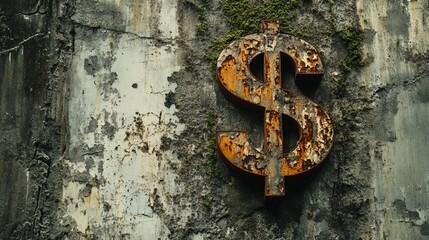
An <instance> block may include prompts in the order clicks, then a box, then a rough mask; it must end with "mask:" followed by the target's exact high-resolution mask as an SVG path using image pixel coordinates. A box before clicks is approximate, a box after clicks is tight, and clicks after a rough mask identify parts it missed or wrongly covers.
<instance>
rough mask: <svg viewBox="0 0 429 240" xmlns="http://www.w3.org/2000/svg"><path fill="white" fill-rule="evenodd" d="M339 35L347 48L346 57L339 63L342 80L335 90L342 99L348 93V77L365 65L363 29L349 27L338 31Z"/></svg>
mask: <svg viewBox="0 0 429 240" xmlns="http://www.w3.org/2000/svg"><path fill="white" fill-rule="evenodd" d="M336 33H338V35H339V36H340V38H341V39H342V40H343V41H344V43H345V46H346V48H347V55H346V57H345V58H344V59H343V60H341V61H340V62H339V65H338V67H339V68H340V72H341V78H340V81H339V82H337V86H336V89H335V93H336V95H338V96H340V97H342V96H344V94H345V93H346V92H347V91H346V90H347V87H348V84H349V82H348V81H347V77H348V75H349V73H350V72H351V71H352V70H356V69H359V68H361V67H363V65H364V63H363V61H362V54H363V53H362V41H363V31H362V29H360V28H358V27H355V26H352V25H347V26H345V27H342V28H340V29H339V30H337V32H336Z"/></svg>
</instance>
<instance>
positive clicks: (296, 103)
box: [217, 21, 334, 197]
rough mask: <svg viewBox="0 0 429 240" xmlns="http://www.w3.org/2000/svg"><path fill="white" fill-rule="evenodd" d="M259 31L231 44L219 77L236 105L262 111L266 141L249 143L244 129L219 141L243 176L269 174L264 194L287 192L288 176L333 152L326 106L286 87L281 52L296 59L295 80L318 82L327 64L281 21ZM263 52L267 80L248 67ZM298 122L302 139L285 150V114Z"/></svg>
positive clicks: (223, 135) (220, 64)
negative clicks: (282, 28) (258, 146)
mask: <svg viewBox="0 0 429 240" xmlns="http://www.w3.org/2000/svg"><path fill="white" fill-rule="evenodd" d="M262 30H263V31H264V32H263V33H261V34H251V35H248V36H246V37H243V38H241V39H239V40H237V41H235V42H233V43H231V44H230V45H229V46H228V47H227V48H226V49H224V50H223V51H222V53H221V54H220V56H219V58H218V62H217V80H218V82H219V85H220V89H221V90H222V92H223V93H224V95H225V96H226V97H227V98H228V99H230V100H232V101H235V102H237V103H238V104H242V105H245V106H250V107H254V108H256V109H263V110H264V146H263V150H262V151H258V150H256V149H255V148H254V147H253V146H251V144H250V142H249V139H248V136H247V133H246V132H245V131H219V132H218V135H217V146H218V151H219V153H220V156H221V158H222V159H223V161H224V162H225V163H226V165H228V166H229V167H232V168H233V169H234V170H236V171H238V172H241V173H243V174H245V175H252V176H260V177H263V178H265V197H276V196H283V195H284V194H285V187H284V186H285V185H284V181H285V177H291V176H295V175H299V174H303V173H306V172H308V171H309V170H311V169H313V168H315V167H317V166H318V165H320V163H321V162H322V161H323V160H324V159H325V158H326V157H327V155H328V154H329V152H330V150H331V147H332V144H333V135H334V131H333V126H332V123H331V120H330V118H329V116H328V114H327V113H326V111H325V110H324V109H323V108H322V107H320V106H319V105H318V104H317V103H315V102H313V101H311V100H310V99H309V98H307V97H305V96H304V95H303V94H301V93H299V92H298V91H293V90H287V89H283V88H282V78H281V76H282V74H286V73H285V72H282V71H286V70H283V69H282V67H281V59H282V58H281V57H280V56H281V54H282V53H283V54H287V55H288V56H289V57H290V58H291V59H292V60H293V64H292V65H294V69H287V70H289V71H292V72H293V73H294V74H293V76H294V77H295V80H296V81H303V82H305V83H306V84H308V83H310V84H311V83H316V82H317V81H320V80H321V78H322V75H323V68H322V63H321V60H320V57H319V55H318V53H317V52H316V50H315V48H314V47H313V46H311V45H310V44H309V43H307V42H305V41H303V40H301V39H298V38H296V37H293V36H289V35H286V34H281V33H280V25H279V22H278V21H264V22H263V23H262ZM260 54H263V55H264V57H263V63H262V64H263V75H264V77H263V78H264V79H263V81H259V80H258V79H257V78H256V77H255V75H254V74H252V72H251V71H250V67H249V66H250V63H251V61H252V59H254V58H255V57H256V56H257V55H260ZM284 115H286V116H288V117H290V118H292V119H293V120H295V121H296V123H297V125H298V126H297V128H298V132H299V139H298V143H297V144H296V145H295V147H294V148H293V149H292V150H290V151H289V152H284V151H283V130H284V129H283V124H282V118H283V116H284Z"/></svg>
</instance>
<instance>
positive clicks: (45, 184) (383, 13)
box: [0, 0, 429, 239]
mask: <svg viewBox="0 0 429 240" xmlns="http://www.w3.org/2000/svg"><path fill="white" fill-rule="evenodd" d="M277 3H278V4H280V5H278V6H279V7H277V8H278V9H280V8H281V9H287V11H286V10H285V11H284V12H281V14H282V15H281V16H279V15H275V11H274V10H275V9H276V8H274V10H273V11H274V12H273V15H270V16H268V17H278V18H281V19H283V22H282V23H281V24H282V25H283V26H286V27H285V28H283V30H284V31H287V32H285V33H288V34H292V35H296V36H298V37H300V38H302V39H304V40H305V41H308V42H309V43H311V44H312V45H313V46H314V47H315V48H316V49H317V51H318V52H319V54H320V56H321V59H322V62H323V64H324V70H325V74H324V77H323V79H322V82H321V84H320V86H318V87H317V88H316V89H315V90H314V91H311V92H307V93H305V94H306V95H307V96H308V97H309V98H312V99H313V100H314V101H315V102H317V103H318V104H320V105H321V106H323V107H324V109H326V110H327V112H328V113H329V114H330V117H331V119H332V120H333V123H334V129H335V135H334V141H335V143H334V147H333V149H332V151H331V154H330V156H329V157H328V159H327V160H326V164H324V165H323V167H322V168H321V169H320V171H318V172H317V173H316V174H314V175H312V176H311V178H309V179H299V181H297V180H295V181H288V182H287V184H286V196H285V197H284V198H282V200H281V201H279V202H277V203H275V204H274V203H271V204H269V203H268V202H264V197H263V195H264V194H263V183H261V182H254V181H249V180H247V179H243V178H241V177H238V176H236V175H234V174H233V173H231V172H230V171H229V170H228V169H227V168H226V167H225V166H224V165H223V164H222V163H221V162H220V161H219V159H218V156H217V154H216V152H215V144H214V143H215V135H216V130H246V131H247V132H248V133H249V136H250V138H251V141H252V144H253V145H254V146H256V147H258V148H261V146H262V143H263V139H262V138H263V116H262V115H261V114H260V113H256V112H252V111H251V110H249V109H245V108H244V109H243V108H241V107H239V106H236V105H234V104H233V103H231V102H229V101H228V100H227V99H225V98H224V96H223V95H222V94H221V92H220V89H219V87H218V85H217V83H216V76H215V68H214V66H215V61H214V60H215V58H216V56H217V55H218V54H219V50H222V49H223V47H224V46H225V44H226V43H228V42H231V41H233V40H234V39H236V38H237V37H239V36H243V35H246V34H247V33H248V32H247V31H251V30H252V28H250V27H249V26H252V24H253V21H258V22H259V21H260V20H263V19H260V18H263V16H262V17H261V16H259V15H255V16H253V15H252V14H250V12H251V11H249V10H246V9H245V7H246V6H252V8H257V7H259V8H261V10H260V11H259V13H261V12H264V11H263V9H264V8H266V9H268V8H270V7H273V6H275V5H273V4H277ZM283 5H284V6H286V7H285V8H282V7H281V6H283ZM231 9H232V10H231ZM427 9H429V3H428V2H427V1H425V0H415V1H403V0H394V1H388V0H378V1H371V0H338V1H332V0H284V1H283V2H282V1H280V0H273V1H258V0H255V1H250V0H249V1H244V0H240V1H238V0H237V1H228V0H168V1H167V0H164V1H154V0H76V1H72V0H38V1H37V0H31V1H24V0H20V1H7V0H0V239H425V238H429V201H428V197H429V161H428V157H427V156H429V148H428V146H429V142H428V139H429V138H428V137H427V136H428V135H429V128H428V127H427V124H429V65H428V64H429V15H428V13H427ZM288 11H289V12H288ZM268 12H271V10H270V11H268ZM231 13H233V14H231ZM240 14H250V15H249V16H245V17H244V19H241V18H240V16H241V15H240ZM285 15H287V17H285ZM231 19H233V20H234V19H235V20H234V21H235V22H234V21H232V20H231ZM247 27H249V28H247ZM240 28H242V29H241V30H240ZM249 29H250V30H249ZM237 30H238V31H237ZM252 31H253V30H252ZM287 86H288V87H291V88H295V86H294V84H293V83H288V84H287Z"/></svg>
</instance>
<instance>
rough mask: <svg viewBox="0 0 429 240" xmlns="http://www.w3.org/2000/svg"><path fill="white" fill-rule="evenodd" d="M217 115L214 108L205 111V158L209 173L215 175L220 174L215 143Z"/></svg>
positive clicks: (218, 175)
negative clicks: (206, 134)
mask: <svg viewBox="0 0 429 240" xmlns="http://www.w3.org/2000/svg"><path fill="white" fill-rule="evenodd" d="M216 121H217V115H216V113H215V111H214V109H209V110H208V111H207V113H206V127H207V132H208V136H207V137H208V140H207V145H206V154H205V155H206V158H207V162H208V166H209V169H210V172H211V174H213V175H214V176H215V177H220V176H221V175H222V170H221V167H220V162H219V161H218V154H217V145H216V135H215V128H216Z"/></svg>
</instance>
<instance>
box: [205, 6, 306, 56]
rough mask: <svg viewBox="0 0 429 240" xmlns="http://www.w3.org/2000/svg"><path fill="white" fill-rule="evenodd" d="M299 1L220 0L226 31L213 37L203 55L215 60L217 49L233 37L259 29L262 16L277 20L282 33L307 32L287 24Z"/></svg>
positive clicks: (293, 14) (295, 33) (265, 18)
mask: <svg viewBox="0 0 429 240" xmlns="http://www.w3.org/2000/svg"><path fill="white" fill-rule="evenodd" d="M300 5H302V1H301V0H270V1H251V0H222V1H221V7H222V11H223V14H224V17H225V20H226V23H227V25H228V27H229V32H228V34H227V35H226V36H224V37H220V38H216V39H214V40H213V41H212V42H211V44H210V47H209V51H208V53H207V58H208V59H210V60H211V62H212V63H213V64H215V63H216V60H217V58H218V57H219V54H220V52H221V51H222V50H223V49H224V48H225V47H226V46H227V45H228V44H229V43H231V42H232V41H233V40H236V39H238V38H240V37H243V36H245V35H248V34H252V33H258V32H260V31H261V22H262V21H263V20H269V19H273V20H279V21H280V23H281V25H280V27H281V32H283V33H289V34H292V35H295V36H298V37H305V36H309V34H308V33H307V32H305V31H303V30H300V29H294V28H293V27H292V24H291V21H292V19H293V18H295V16H296V15H297V13H298V11H297V10H298V8H299V7H300Z"/></svg>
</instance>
